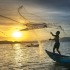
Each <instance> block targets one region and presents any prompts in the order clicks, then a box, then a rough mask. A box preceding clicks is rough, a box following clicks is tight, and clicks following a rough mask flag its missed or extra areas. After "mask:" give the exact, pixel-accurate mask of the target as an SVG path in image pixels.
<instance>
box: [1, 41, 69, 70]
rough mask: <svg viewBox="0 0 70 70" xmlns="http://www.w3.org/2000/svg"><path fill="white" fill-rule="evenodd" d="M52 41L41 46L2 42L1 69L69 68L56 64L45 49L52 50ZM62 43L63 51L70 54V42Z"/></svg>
mask: <svg viewBox="0 0 70 70" xmlns="http://www.w3.org/2000/svg"><path fill="white" fill-rule="evenodd" d="M50 43H51V42H50ZM50 43H47V42H45V43H42V46H41V47H25V46H26V45H27V44H0V70H68V69H69V68H67V67H64V66H61V65H60V64H56V62H54V61H53V60H52V59H51V58H49V57H48V55H47V54H46V52H45V49H47V50H50V51H52V47H53V44H52V45H51V44H50ZM61 45H62V46H61V47H60V50H61V53H62V54H66V55H69V49H70V47H69V45H70V42H63V43H61Z"/></svg>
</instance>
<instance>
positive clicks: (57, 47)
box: [50, 31, 61, 55]
mask: <svg viewBox="0 0 70 70" xmlns="http://www.w3.org/2000/svg"><path fill="white" fill-rule="evenodd" d="M50 34H51V35H52V36H54V41H55V44H54V47H53V53H55V50H56V51H57V52H58V53H59V54H60V55H61V53H60V51H59V47H60V42H59V34H60V31H57V32H56V35H54V34H53V33H52V32H50ZM50 40H52V39H50Z"/></svg>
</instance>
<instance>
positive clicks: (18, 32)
mask: <svg viewBox="0 0 70 70" xmlns="http://www.w3.org/2000/svg"><path fill="white" fill-rule="evenodd" d="M12 36H13V37H14V38H20V37H21V36H22V33H21V32H20V31H16V32H14V33H13V35H12Z"/></svg>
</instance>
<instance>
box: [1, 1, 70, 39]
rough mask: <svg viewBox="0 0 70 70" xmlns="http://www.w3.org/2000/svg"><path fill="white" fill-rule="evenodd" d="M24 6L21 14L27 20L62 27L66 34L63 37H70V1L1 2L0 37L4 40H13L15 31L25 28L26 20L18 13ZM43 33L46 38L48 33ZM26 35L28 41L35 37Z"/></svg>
mask: <svg viewBox="0 0 70 70" xmlns="http://www.w3.org/2000/svg"><path fill="white" fill-rule="evenodd" d="M22 5H23V8H22V9H21V10H20V12H21V14H22V15H23V16H24V17H25V18H26V19H27V20H29V21H31V22H38V23H42V22H46V23H55V24H57V25H61V26H62V27H63V29H64V30H65V32H66V34H64V35H63V32H62V35H63V36H70V34H69V31H70V28H69V27H70V0H0V37H1V39H2V40H4V39H6V40H7V39H8V38H11V35H12V33H13V31H16V30H19V29H22V28H24V26H23V24H24V19H23V18H22V17H21V16H20V15H19V13H18V8H20V7H21V6H22ZM7 17H9V18H11V19H13V20H16V21H17V22H16V21H13V20H11V19H8V18H7ZM54 31H56V30H54ZM39 32H40V31H39ZM42 32H44V37H46V34H47V33H46V32H45V31H44V30H43V31H41V33H42ZM22 33H23V34H24V32H22ZM25 33H26V34H25V35H27V36H28V37H26V38H28V39H30V38H31V35H34V33H31V34H30V33H29V32H25ZM28 33H29V34H28ZM48 34H49V33H48ZM41 37H42V36H41ZM33 39H34V37H33Z"/></svg>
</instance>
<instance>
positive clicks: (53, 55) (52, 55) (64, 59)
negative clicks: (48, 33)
mask: <svg viewBox="0 0 70 70" xmlns="http://www.w3.org/2000/svg"><path fill="white" fill-rule="evenodd" d="M45 51H46V53H47V54H48V56H49V57H50V58H51V59H53V60H54V61H56V62H58V63H66V64H70V56H65V55H60V54H58V53H53V52H50V51H47V50H45Z"/></svg>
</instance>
